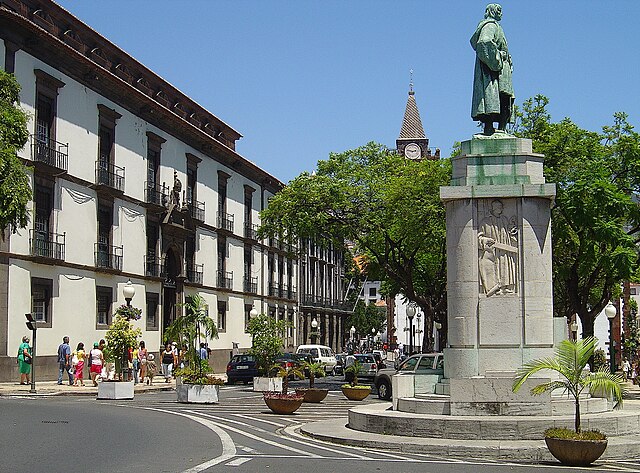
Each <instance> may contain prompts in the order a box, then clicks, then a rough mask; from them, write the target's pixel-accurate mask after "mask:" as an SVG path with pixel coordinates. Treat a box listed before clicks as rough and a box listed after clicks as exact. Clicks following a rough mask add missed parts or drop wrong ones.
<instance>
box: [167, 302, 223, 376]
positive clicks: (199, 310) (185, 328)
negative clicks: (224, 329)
mask: <svg viewBox="0 0 640 473" xmlns="http://www.w3.org/2000/svg"><path fill="white" fill-rule="evenodd" d="M182 306H183V307H184V309H185V313H184V315H183V316H181V317H178V318H177V319H176V320H174V321H173V323H172V324H171V325H169V327H167V330H166V332H165V334H166V337H167V339H170V340H174V341H180V342H182V343H184V344H186V345H187V354H186V359H187V361H188V362H189V366H192V367H198V369H199V372H200V374H202V363H200V354H199V353H198V349H197V347H198V346H200V340H201V339H202V338H204V339H209V338H218V328H217V327H216V324H215V322H214V321H213V319H212V318H211V317H209V315H208V313H207V304H206V302H205V300H204V298H203V297H202V296H201V295H200V294H193V295H190V296H187V298H186V302H185V303H184V304H182Z"/></svg>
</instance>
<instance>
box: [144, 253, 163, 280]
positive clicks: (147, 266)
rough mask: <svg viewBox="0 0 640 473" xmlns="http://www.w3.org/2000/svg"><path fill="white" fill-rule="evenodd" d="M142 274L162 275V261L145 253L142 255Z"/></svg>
mask: <svg viewBox="0 0 640 473" xmlns="http://www.w3.org/2000/svg"><path fill="white" fill-rule="evenodd" d="M144 274H145V276H149V277H153V278H161V277H164V267H163V265H162V261H161V260H160V259H159V258H156V257H155V256H149V255H145V257H144Z"/></svg>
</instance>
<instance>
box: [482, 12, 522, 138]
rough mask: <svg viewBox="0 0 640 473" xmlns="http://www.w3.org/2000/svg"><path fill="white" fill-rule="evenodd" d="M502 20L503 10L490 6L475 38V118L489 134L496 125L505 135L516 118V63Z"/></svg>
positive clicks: (485, 132)
mask: <svg viewBox="0 0 640 473" xmlns="http://www.w3.org/2000/svg"><path fill="white" fill-rule="evenodd" d="M501 19H502V7H501V6H500V5H498V4H497V3H491V4H489V5H487V8H486V10H485V14H484V20H482V21H481V22H480V23H478V27H477V28H476V32H475V33H474V34H473V36H472V37H471V47H472V48H473V49H474V50H475V52H476V65H475V72H474V77H473V99H472V101H471V118H473V119H474V120H477V121H480V122H482V123H483V124H484V134H485V135H492V134H493V133H494V132H495V129H494V128H493V123H494V122H498V130H500V131H502V132H504V131H505V129H506V126H507V123H510V122H511V119H512V116H513V103H514V100H515V95H514V93H513V83H512V81H511V72H512V71H513V64H512V62H511V55H510V54H509V49H508V48H507V39H506V38H505V36H504V31H503V30H502V27H501V26H500V23H498V22H499V21H500V20H501Z"/></svg>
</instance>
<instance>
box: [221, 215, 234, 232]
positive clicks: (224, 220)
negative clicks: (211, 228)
mask: <svg viewBox="0 0 640 473" xmlns="http://www.w3.org/2000/svg"><path fill="white" fill-rule="evenodd" d="M218 228H222V229H223V230H227V231H228V232H231V233H233V214H228V213H226V212H218Z"/></svg>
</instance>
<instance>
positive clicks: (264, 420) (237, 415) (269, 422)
mask: <svg viewBox="0 0 640 473" xmlns="http://www.w3.org/2000/svg"><path fill="white" fill-rule="evenodd" d="M231 415H232V416H234V417H240V418H241V419H248V420H255V421H258V422H264V423H265V424H270V425H275V426H276V427H286V426H287V424H278V423H277V422H272V421H270V420H266V419H258V418H257V417H251V416H248V415H245V414H231Z"/></svg>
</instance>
